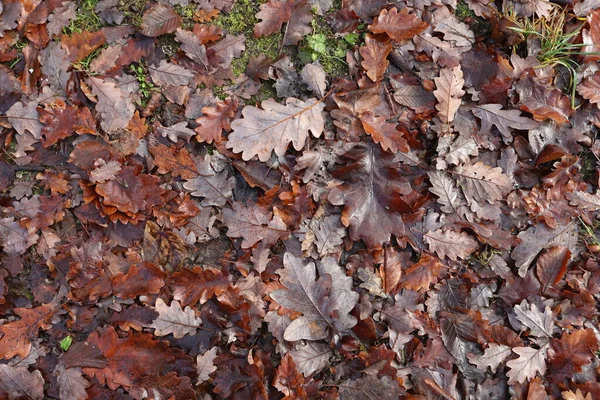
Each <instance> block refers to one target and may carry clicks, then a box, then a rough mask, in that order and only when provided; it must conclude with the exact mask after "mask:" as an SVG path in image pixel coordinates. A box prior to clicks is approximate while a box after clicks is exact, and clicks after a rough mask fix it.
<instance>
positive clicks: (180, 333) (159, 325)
mask: <svg viewBox="0 0 600 400" xmlns="http://www.w3.org/2000/svg"><path fill="white" fill-rule="evenodd" d="M154 309H155V310H156V311H157V312H158V317H157V318H156V319H155V320H154V321H153V322H152V324H151V325H150V328H154V334H155V335H156V336H166V335H169V334H172V335H173V337H174V338H175V339H180V338H182V337H184V336H185V335H188V334H189V335H194V334H195V333H196V331H197V330H198V327H199V326H200V324H201V323H202V320H201V319H200V318H198V317H196V312H195V311H194V310H192V308H191V307H190V306H187V307H185V309H182V308H181V305H180V304H179V302H178V301H177V300H173V301H172V302H171V305H170V306H167V304H166V303H165V302H164V300H163V299H161V298H160V297H159V298H158V299H156V303H155V305H154Z"/></svg>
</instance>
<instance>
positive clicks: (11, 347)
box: [0, 303, 56, 359]
mask: <svg viewBox="0 0 600 400" xmlns="http://www.w3.org/2000/svg"><path fill="white" fill-rule="evenodd" d="M55 307H56V305H55V304H53V303H48V304H44V305H41V306H39V307H35V308H15V309H14V312H15V314H17V315H18V316H19V317H21V319H20V320H18V321H14V322H8V323H5V324H4V325H2V326H0V333H1V334H2V337H0V357H1V358H4V359H9V358H12V357H14V356H19V357H21V358H25V357H27V355H28V354H29V351H30V350H31V342H32V341H33V340H35V338H36V337H37V336H38V330H39V329H40V328H42V329H49V328H50V327H51V326H52V325H51V323H50V317H51V316H52V313H53V312H54V308H55Z"/></svg>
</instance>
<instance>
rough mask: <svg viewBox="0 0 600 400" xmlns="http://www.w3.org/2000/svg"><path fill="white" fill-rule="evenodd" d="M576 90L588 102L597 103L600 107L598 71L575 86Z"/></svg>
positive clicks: (599, 73)
mask: <svg viewBox="0 0 600 400" xmlns="http://www.w3.org/2000/svg"><path fill="white" fill-rule="evenodd" d="M577 92H578V93H579V94H580V95H581V96H582V97H583V98H584V99H586V100H589V101H590V103H594V104H599V107H600V71H596V72H594V75H591V76H588V77H587V78H585V80H584V81H583V82H581V83H580V84H579V86H577Z"/></svg>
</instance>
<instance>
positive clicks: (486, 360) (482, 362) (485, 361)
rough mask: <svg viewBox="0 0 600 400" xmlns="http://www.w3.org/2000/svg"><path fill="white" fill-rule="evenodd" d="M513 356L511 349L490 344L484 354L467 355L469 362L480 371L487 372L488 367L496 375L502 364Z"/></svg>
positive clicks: (501, 345)
mask: <svg viewBox="0 0 600 400" xmlns="http://www.w3.org/2000/svg"><path fill="white" fill-rule="evenodd" d="M510 354H511V348H510V347H509V346H505V345H503V344H498V343H489V344H488V347H487V349H485V350H484V352H483V354H481V355H475V354H472V353H471V354H467V358H468V359H469V362H470V363H471V364H473V365H476V366H477V368H478V369H480V370H482V371H485V370H486V369H487V367H490V368H491V370H492V372H493V373H496V369H497V368H498V366H499V365H500V364H502V363H503V362H504V360H506V359H507V358H508V357H509V356H510Z"/></svg>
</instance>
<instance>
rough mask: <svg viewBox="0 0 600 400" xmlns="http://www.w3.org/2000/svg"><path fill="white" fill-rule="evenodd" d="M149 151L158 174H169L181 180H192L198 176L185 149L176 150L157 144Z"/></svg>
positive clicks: (172, 147)
mask: <svg viewBox="0 0 600 400" xmlns="http://www.w3.org/2000/svg"><path fill="white" fill-rule="evenodd" d="M149 150H150V154H152V157H154V162H155V163H156V165H157V166H158V172H159V173H161V174H167V173H171V175H172V176H179V177H181V178H183V179H192V178H195V177H196V176H198V170H197V169H196V165H195V164H194V161H193V160H192V158H191V157H190V154H189V153H188V151H187V150H186V149H185V148H182V149H177V148H176V147H174V146H165V145H164V144H158V145H156V146H151V147H149Z"/></svg>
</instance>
